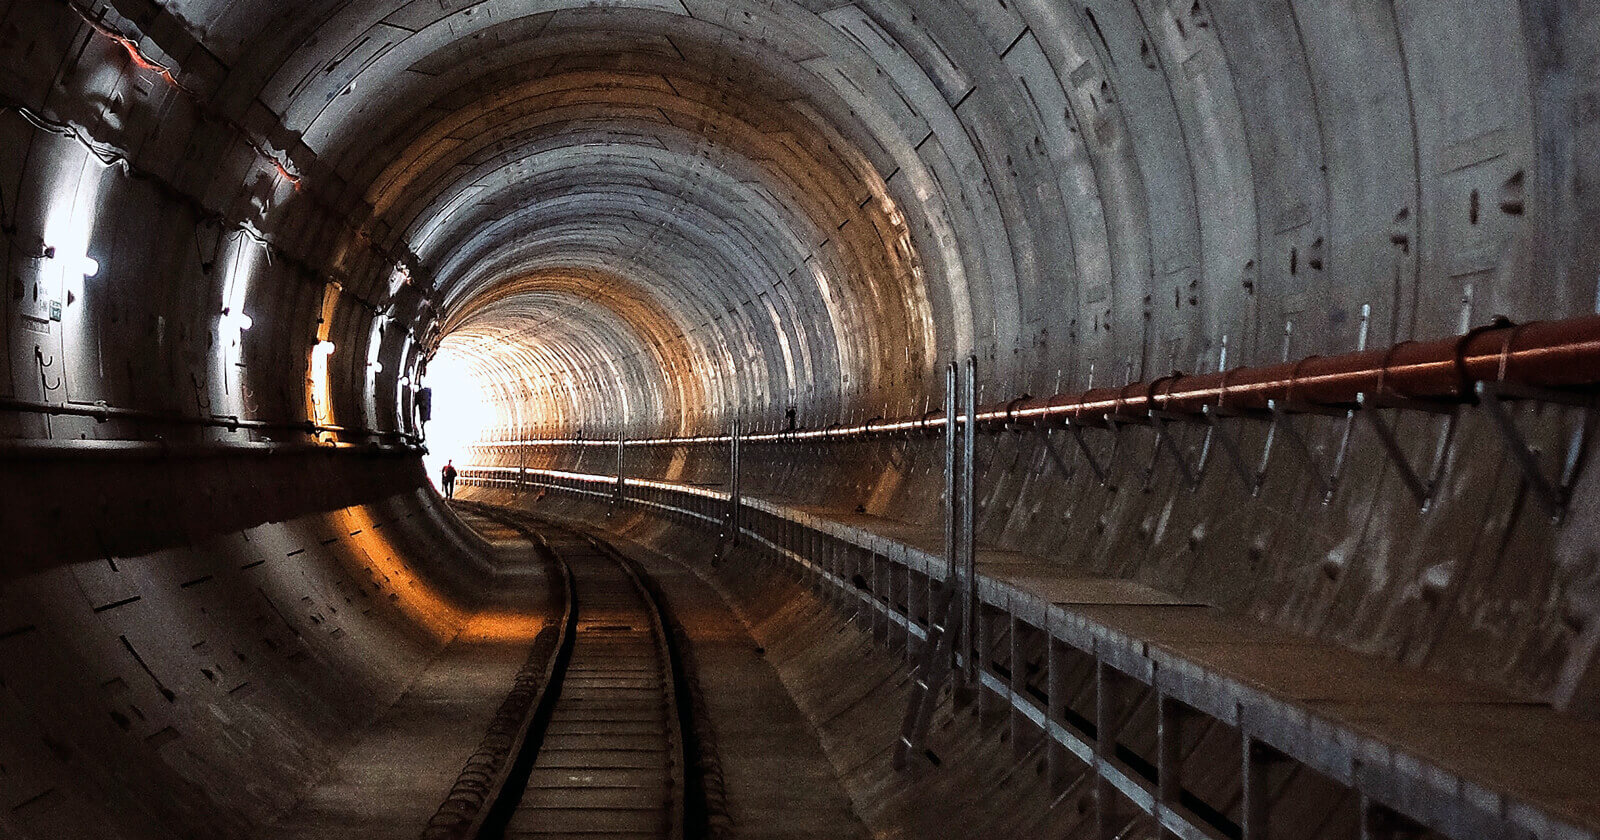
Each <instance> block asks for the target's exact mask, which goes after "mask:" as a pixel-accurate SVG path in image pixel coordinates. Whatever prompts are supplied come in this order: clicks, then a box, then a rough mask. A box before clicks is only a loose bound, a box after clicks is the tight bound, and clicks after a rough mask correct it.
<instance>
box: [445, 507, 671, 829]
mask: <svg viewBox="0 0 1600 840" xmlns="http://www.w3.org/2000/svg"><path fill="white" fill-rule="evenodd" d="M458 504H462V505H463V506H464V507H467V508H468V509H470V510H471V511H472V512H473V513H475V514H477V515H479V516H483V517H486V518H489V519H492V520H494V521H496V522H499V523H500V524H502V525H505V526H506V527H509V528H511V529H512V530H515V531H517V532H518V533H520V534H521V535H522V536H523V537H524V538H525V539H527V540H528V541H529V542H530V543H532V544H533V545H534V546H535V548H536V550H538V551H540V552H543V553H544V554H545V556H546V559H547V561H548V562H549V563H550V564H551V567H552V570H553V572H554V573H555V574H556V575H558V576H559V578H560V579H561V580H562V581H563V585H562V587H561V589H563V590H564V593H565V595H564V597H563V598H562V602H563V608H562V610H563V614H562V617H561V620H560V621H559V622H557V623H556V624H555V625H553V626H552V627H551V628H548V629H547V631H546V633H545V634H542V635H541V637H540V639H539V640H538V641H537V642H536V643H535V645H534V650H533V652H532V653H531V654H530V656H529V659H528V663H527V665H525V666H524V668H523V671H522V673H520V674H519V675H518V678H517V682H516V686H515V687H514V688H513V689H512V691H511V693H510V694H509V695H508V696H507V698H506V702H505V703H504V704H503V705H502V707H501V710H500V713H499V714H497V715H496V717H495V720H494V723H492V724H491V726H490V729H489V732H488V734H487V735H486V736H485V738H484V741H483V744H482V745H481V746H480V749H479V751H478V752H477V753H475V754H474V755H473V757H472V759H471V760H469V762H468V764H467V766H466V768H465V769H464V770H463V771H462V774H461V776H460V778H459V779H458V781H457V783H456V786H455V788H454V789H453V790H452V792H451V794H450V796H449V798H447V799H446V801H445V803H444V804H443V805H442V806H440V809H439V811H438V813H437V814H436V815H435V817H434V819H433V820H432V821H431V822H430V823H429V827H428V829H427V830H426V831H425V832H424V833H423V837H424V838H426V840H443V839H444V838H452V840H466V838H471V840H496V839H497V838H547V839H548V840H559V838H578V837H586V838H593V837H597V836H604V837H614V838H646V837H648V838H668V839H669V840H680V838H682V837H684V836H685V824H686V820H687V819H691V818H692V815H691V814H689V813H688V812H690V811H691V810H694V809H693V808H692V805H693V803H692V802H690V801H689V800H690V798H691V794H692V792H693V791H694V790H695V789H696V786H694V785H692V784H691V783H692V782H693V780H692V779H688V778H686V773H688V772H689V768H690V767H692V766H693V762H691V761H690V760H688V756H687V753H686V748H685V731H684V730H685V727H686V725H689V722H690V721H691V717H690V716H689V714H688V708H687V705H688V698H687V697H686V696H684V695H685V692H684V690H683V688H682V687H683V686H684V685H685V679H684V675H683V674H682V673H681V665H680V663H681V659H680V657H679V655H678V654H677V652H676V651H675V650H674V647H673V644H674V643H673V637H672V634H671V633H670V632H669V629H668V621H667V618H666V611H665V608H664V606H663V604H662V603H661V601H660V599H659V598H658V596H657V595H656V594H655V593H654V591H653V587H652V586H650V585H648V581H647V578H646V577H645V576H644V574H643V572H642V571H641V570H639V569H638V568H637V566H636V565H635V564H634V563H633V562H632V561H631V560H629V559H628V558H626V557H624V556H623V555H622V554H620V553H619V552H617V551H616V550H615V549H614V548H613V547H611V546H610V545H609V544H607V543H605V542H604V541H601V540H599V539H597V538H595V537H593V536H590V535H588V534H584V533H581V532H578V531H575V530H572V529H569V528H566V527H563V526H561V525H557V524H555V523H551V522H546V521H543V520H535V519H532V518H525V517H523V516H519V515H514V514H512V513H510V512H508V511H505V510H502V509H497V508H493V507H488V506H483V505H475V504H470V503H458Z"/></svg>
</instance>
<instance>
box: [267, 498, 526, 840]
mask: <svg viewBox="0 0 1600 840" xmlns="http://www.w3.org/2000/svg"><path fill="white" fill-rule="evenodd" d="M463 518H464V519H466V521H467V523H468V524H469V525H470V526H471V527H472V528H473V529H474V530H476V531H478V532H479V533H481V534H483V535H484V536H485V538H486V539H487V540H488V541H489V544H490V546H491V550H492V552H493V560H494V561H495V564H496V566H495V573H494V578H493V582H492V584H491V585H492V587H493V589H492V591H491V594H490V595H489V596H488V597H487V598H486V599H485V600H484V602H483V603H482V604H481V606H480V607H479V609H478V610H477V611H476V612H475V613H474V614H473V616H472V617H471V618H469V619H468V620H467V621H466V622H465V623H464V624H463V625H462V627H461V629H460V632H459V633H457V635H456V636H455V638H453V639H451V640H450V641H449V643H448V644H446V645H445V646H444V648H443V649H441V650H440V651H439V652H438V653H437V654H435V655H434V657H433V659H432V660H431V661H430V662H428V663H427V666H426V667H425V668H423V669H422V671H421V672H420V673H419V674H417V676H416V678H415V679H414V680H413V681H412V682H411V683H410V684H409V685H407V686H406V687H405V690H404V693H402V694H401V695H400V696H399V698H397V699H396V700H395V701H394V702H393V703H392V704H390V705H389V706H388V707H387V708H385V709H383V710H381V711H380V712H379V713H378V714H377V717H376V719H375V720H374V721H373V722H372V723H371V725H370V726H368V727H367V728H366V729H365V730H364V731H362V732H360V733H358V734H357V735H356V739H355V744H354V745H353V746H351V747H350V749H349V750H348V751H346V752H345V753H344V754H343V755H341V756H339V757H338V759H337V760H336V761H335V762H334V763H333V765H332V766H331V767H329V768H328V769H327V770H326V771H325V772H324V773H323V774H322V775H321V776H320V777H319V778H318V779H317V780H316V781H315V782H314V783H312V784H311V786H310V787H309V788H308V789H307V790H305V791H304V792H303V793H302V794H301V796H300V799H299V801H298V802H296V803H295V804H294V806H293V807H292V808H291V809H289V811H288V812H287V813H286V814H284V816H283V817H282V818H281V819H279V820H276V821H275V822H274V823H273V824H271V825H269V826H266V827H265V828H264V829H263V830H262V831H261V832H260V834H259V835H258V836H260V837H262V838H297V840H314V839H315V838H352V840H363V839H364V838H371V840H378V838H393V837H414V836H417V835H419V834H421V833H422V829H423V827H424V826H426V825H427V824H428V819H429V818H430V817H432V816H433V814H434V811H435V810H436V809H437V808H438V807H439V803H440V802H442V801H443V800H444V798H445V795H446V794H447V793H449V791H450V786H451V785H452V784H454V783H455V780H456V775H457V773H459V772H460V770H461V766H462V765H463V764H464V763H465V761H466V758H467V756H469V755H471V754H472V752H473V750H474V749H476V748H477V746H478V742H479V741H480V740H481V739H482V738H483V733H484V730H485V729H486V728H487V727H488V725H489V721H490V718H491V717H492V716H493V715H494V712H495V710H496V709H497V708H498V707H499V705H500V702H501V700H502V699H504V697H505V695H506V692H507V691H508V690H510V687H511V684H512V681H513V679H514V678H515V676H516V673H517V669H518V668H520V667H521V666H522V664H523V662H524V661H525V660H526V659H527V656H528V649H529V648H530V647H531V646H532V644H533V639H534V637H535V636H536V635H538V633H539V630H540V629H542V628H543V627H544V626H545V625H546V624H547V623H549V622H550V621H551V620H552V618H551V614H550V581H549V580H548V579H547V577H546V574H545V568H544V563H543V561H542V560H541V559H539V558H538V557H537V556H535V555H534V552H533V550H532V548H531V546H529V544H528V542H527V540H525V539H523V538H522V537H521V536H520V535H519V534H517V533H516V532H514V531H511V530H509V529H506V528H504V527H503V526H498V525H496V524H495V523H493V522H491V521H489V520H486V519H483V518H482V517H476V516H472V515H471V514H465V515H464V516H463Z"/></svg>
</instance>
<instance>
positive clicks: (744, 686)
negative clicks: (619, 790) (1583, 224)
mask: <svg viewBox="0 0 1600 840" xmlns="http://www.w3.org/2000/svg"><path fill="white" fill-rule="evenodd" d="M458 513H459V514H460V515H461V516H462V518H463V519H464V520H465V521H466V522H467V524H469V525H470V526H471V527H472V528H473V529H474V530H476V531H477V532H478V533H479V534H481V535H482V536H483V537H484V538H485V540H486V542H487V544H488V546H489V551H490V553H491V555H492V556H491V557H490V558H488V559H489V560H490V562H491V563H492V564H493V566H494V568H495V569H496V572H495V578H494V582H493V584H492V589H491V591H490V592H488V593H486V595H485V597H484V599H483V601H482V603H481V605H480V606H479V608H478V610H477V612H476V613H475V614H474V615H473V616H472V617H471V618H470V619H469V620H468V621H467V622H466V624H465V625H464V626H463V629H462V630H461V632H460V633H459V634H458V635H457V636H456V638H455V639H454V640H452V641H451V642H450V644H448V645H447V646H445V647H444V648H443V649H442V650H441V651H440V652H439V654H438V655H437V656H436V657H435V658H434V659H433V660H432V661H431V662H430V663H429V665H428V666H427V668H426V669H424V670H423V671H422V672H421V673H420V674H419V675H418V676H417V678H416V679H415V680H414V682H413V683H412V684H411V685H410V686H409V687H408V688H407V690H406V691H405V692H404V693H403V694H402V695H401V696H400V697H399V698H398V699H397V700H396V701H395V702H394V703H393V704H392V705H390V706H388V707H387V708H385V709H383V710H381V711H380V712H378V713H377V714H376V715H375V716H374V718H373V720H372V722H371V724H370V726H368V727H367V728H366V729H365V730H364V731H363V732H361V733H359V734H358V735H357V736H355V739H354V744H353V746H352V747H351V748H350V749H349V750H348V751H347V752H346V753H345V754H344V755H343V756H342V757H341V758H340V759H339V760H338V761H337V763H336V764H335V765H334V766H333V767H332V768H330V769H329V770H328V772H326V773H325V774H324V775H323V776H322V777H321V778H319V779H317V780H316V781H315V782H314V783H312V784H311V786H310V787H309V788H308V789H307V790H306V791H305V793H304V794H303V795H302V797H301V798H300V800H299V801H298V803H297V804H296V805H295V806H294V808H292V809H291V810H290V811H289V812H288V813H286V814H285V816H284V817H283V818H282V819H281V820H279V821H278V822H277V823H275V824H273V825H271V826H267V827H265V828H264V829H263V830H262V831H261V832H259V833H258V835H257V836H259V837H262V838H267V837H272V838H296V840H311V838H340V840H347V839H350V838H380V837H381V838H392V837H415V836H418V835H419V834H421V833H423V831H424V829H425V827H426V826H428V825H429V820H430V818H431V817H433V816H434V814H435V812H436V810H438V809H439V808H440V803H441V801H443V800H444V799H445V797H446V795H447V794H448V793H450V791H451V786H452V783H453V782H455V781H456V779H457V777H458V774H460V773H461V772H462V767H463V765H464V764H465V763H466V762H467V761H468V759H469V757H471V756H472V755H473V750H474V749H475V748H477V747H478V746H479V744H480V741H481V740H482V739H483V738H484V735H485V731H486V729H487V728H488V727H489V726H490V724H491V721H492V718H493V716H494V714H495V712H496V710H497V708H498V707H499V706H500V705H501V703H502V701H503V700H504V699H505V698H506V695H507V693H508V691H510V689H511V688H512V686H513V684H514V681H515V679H516V676H517V673H518V670H519V668H521V667H523V665H524V662H525V660H528V658H529V651H530V649H531V648H532V647H533V646H534V642H535V638H536V637H537V636H538V634H539V632H540V630H541V629H543V628H545V627H547V626H548V625H551V624H554V623H557V622H559V620H560V615H559V602H558V601H557V600H556V599H553V598H552V589H553V584H552V581H551V579H550V577H551V576H550V574H549V569H550V567H548V566H546V565H545V564H544V563H543V562H541V561H540V559H539V556H538V555H537V554H536V553H535V552H534V551H533V550H532V549H531V546H530V542H529V540H528V539H527V538H526V537H524V536H523V535H522V534H519V533H518V532H517V531H515V530H513V529H511V528H508V527H507V526H506V525H504V524H502V523H500V522H497V521H495V520H493V519H490V518H487V517H485V516H483V515H479V514H477V513H474V512H473V511H471V510H469V509H466V508H458ZM615 545H616V546H617V548H618V549H619V550H620V551H621V553H623V554H625V555H626V557H627V559H628V560H629V561H631V562H632V563H634V564H637V566H636V568H638V569H640V570H641V571H642V572H643V573H644V574H645V575H647V576H648V578H649V580H651V581H652V582H653V585H654V586H656V587H659V589H658V590H657V591H658V592H659V593H660V594H661V595H662V596H663V597H664V598H665V599H666V600H668V601H670V604H671V609H672V614H673V616H674V617H675V618H676V620H677V621H678V626H679V628H680V632H681V637H680V638H681V639H683V640H686V641H687V643H688V645H689V646H690V647H691V648H692V660H693V665H692V670H693V676H694V679H695V682H696V686H697V690H696V691H695V702H696V703H697V709H696V713H697V714H698V716H699V719H700V720H701V721H702V722H703V729H704V730H705V731H704V732H700V733H697V734H698V735H699V736H701V737H708V738H712V739H714V742H713V745H712V746H710V747H709V749H711V750H712V751H713V752H714V754H715V759H714V764H715V767H716V772H717V776H718V778H716V779H715V780H714V782H712V783H711V784H710V786H711V787H713V788H714V789H715V790H714V796H713V797H712V799H713V801H712V802H711V803H709V808H708V810H709V811H710V813H709V814H708V819H709V820H710V821H711V822H712V823H713V824H714V825H716V826H718V827H719V830H724V831H731V832H732V833H734V834H736V835H737V836H740V837H751V838H850V837H866V836H868V831H867V829H866V828H865V827H864V826H863V824H862V823H861V821H860V820H859V819H858V817H857V816H856V815H855V814H854V812H853V811H852V809H851V806H850V799H849V797H848V796H847V794H846V793H845V791H844V789H843V787H842V786H841V784H840V782H839V780H838V777H837V774H836V771H835V768H834V767H833V765H832V764H831V763H830V762H829V760H828V758H827V756H826V755H825V754H824V752H823V749H822V746H821V744H820V742H819V740H818V735H817V733H816V731H815V730H814V729H813V727H812V725H811V723H810V722H809V721H808V720H807V719H806V717H805V715H804V714H803V713H802V712H801V711H800V709H799V708H797V707H796V705H795V703H794V701H793V700H792V699H791V698H790V696H789V694H788V692H787V690H786V689H785V687H784V685H783V683H782V681H781V680H780V678H779V676H778V674H777V672H776V671H775V670H774V669H773V668H772V667H771V666H770V665H769V664H767V663H766V662H765V661H764V659H763V653H764V651H763V650H762V649H761V647H760V646H759V645H758V644H757V642H756V641H755V640H754V639H753V638H752V637H751V635H750V633H749V631H748V628H747V627H746V626H745V625H744V624H743V623H742V621H741V619H740V618H739V617H738V616H737V615H736V614H735V613H734V611H733V610H732V609H730V607H729V606H728V604H727V603H726V602H725V601H724V600H723V598H722V596H720V595H719V594H718V592H717V591H716V590H715V589H714V588H713V586H712V585H711V584H709V583H708V582H707V581H706V580H704V579H702V578H701V577H699V576H697V575H696V574H694V573H693V572H691V571H690V570H689V569H687V568H686V567H685V566H683V565H682V564H680V563H678V562H676V561H674V560H671V559H668V558H666V557H663V556H662V555H660V554H657V553H655V552H654V551H652V550H651V549H649V548H646V547H645V546H642V545H639V544H636V543H628V542H626V541H618V542H616V543H615ZM577 591H578V593H579V594H578V596H577V600H578V602H579V604H580V605H581V604H582V603H583V601H584V594H583V590H582V588H581V587H580V588H579V589H578V590H577ZM583 627H584V625H582V624H580V625H579V632H580V634H581V633H582V632H583ZM530 737H531V736H530ZM546 749H548V748H546ZM572 772H578V771H576V770H574V771H572ZM691 772H698V771H695V770H694V769H693V768H691ZM535 781H536V782H537V774H536V776H535ZM700 783H701V784H704V782H703V781H701V782H700ZM582 793H583V792H581V791H580V792H577V793H574V794H572V795H574V796H580V795H581V794H582ZM556 795H557V797H558V798H559V796H560V791H557V792H556ZM546 798H548V792H546ZM529 810H530V809H523V811H521V812H519V815H518V817H517V818H516V819H515V820H513V822H512V824H511V826H510V828H509V830H507V831H505V832H504V833H503V834H500V835H498V836H506V837H512V836H515V837H523V836H529V837H532V836H556V835H553V834H550V833H549V832H551V831H555V830H556V829H557V828H558V826H554V825H551V826H549V827H548V828H547V829H540V828H539V827H538V826H530V825H528V824H527V823H528V820H529V818H530V817H537V814H536V813H533V814H530V813H529ZM592 819H595V820H596V822H595V824H594V825H592V826H588V827H585V826H582V825H578V826H571V825H569V826H566V828H570V829H573V830H574V831H577V832H578V834H577V835H574V836H588V837H595V836H627V837H635V836H638V837H643V836H652V835H647V834H637V833H617V832H615V831H608V830H606V829H605V826H604V825H603V815H596V816H595V817H593V818H592ZM580 822H581V818H580ZM558 833H559V832H558ZM483 836H487V835H483Z"/></svg>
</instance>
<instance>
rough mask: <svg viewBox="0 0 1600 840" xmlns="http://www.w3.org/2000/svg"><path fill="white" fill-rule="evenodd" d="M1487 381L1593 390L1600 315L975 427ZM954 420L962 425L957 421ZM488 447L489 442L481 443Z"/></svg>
mask: <svg viewBox="0 0 1600 840" xmlns="http://www.w3.org/2000/svg"><path fill="white" fill-rule="evenodd" d="M1478 382H1495V383H1503V384H1511V385H1518V386H1523V387H1532V388H1576V387H1585V386H1596V385H1600V315H1585V316H1582V317H1578V318H1568V319H1565V320H1560V321H1532V322H1529V323H1526V324H1513V323H1511V322H1509V321H1505V320H1499V321H1496V322H1494V323H1492V324H1489V325H1486V326H1483V327H1479V328H1477V329H1474V330H1471V331H1469V332H1467V333H1464V334H1462V335H1458V336H1453V337H1450V338H1442V339H1438V340H1434V341H1405V342H1401V343H1399V344H1396V345H1393V346H1391V347H1387V348H1381V349H1377V350H1365V351H1361V352H1357V353H1345V354H1342V355H1338V356H1307V357H1305V358H1303V359H1300V360H1299V361H1293V362H1284V363H1282V364H1276V365H1265V366H1262V367H1239V368H1233V369H1231V370H1227V371H1222V372H1219V373H1207V374H1199V375H1193V376H1189V375H1184V374H1181V373H1174V374H1171V375H1169V376H1163V377H1160V378H1158V379H1154V380H1151V381H1148V382H1136V383H1133V384H1131V385H1127V386H1124V387H1122V388H1095V389H1092V390H1089V391H1083V392H1079V393H1076V394H1057V395H1056V396H1053V397H1024V398H1020V399H1014V400H1011V401H1009V402H1004V403H995V404H991V405H987V406H982V407H980V408H979V410H978V414H977V425H978V426H979V427H985V426H987V427H998V426H1003V425H1008V424H1031V423H1049V422H1060V421H1064V420H1069V419H1070V420H1080V421H1088V422H1101V421H1103V420H1104V419H1105V418H1106V417H1107V416H1110V417H1113V418H1116V417H1134V418H1142V417H1146V416H1148V415H1149V412H1151V411H1162V412H1168V413H1172V414H1189V415H1196V416H1198V415H1199V414H1200V413H1201V412H1202V411H1203V410H1204V409H1206V408H1208V407H1209V408H1212V409H1220V410H1223V411H1232V412H1244V413H1248V412H1257V411H1266V410H1267V409H1268V404H1269V403H1271V402H1276V403H1278V404H1280V405H1286V406H1290V407H1294V406H1315V407H1318V408H1354V407H1356V402H1357V398H1358V397H1359V396H1360V395H1362V394H1366V395H1368V396H1369V397H1375V398H1378V399H1379V400H1380V401H1381V400H1383V399H1403V400H1413V401H1424V402H1426V401H1437V402H1470V401H1472V400H1473V399H1475V397H1474V395H1473V386H1474V385H1475V383H1478ZM957 422H958V423H959V422H962V421H961V420H960V419H958V420H957ZM945 423H946V416H945V413H944V412H942V411H935V412H930V413H928V414H923V415H917V416H915V417H906V418H901V419H898V420H878V421H873V422H870V423H864V424H859V425H855V426H831V427H828V428H826V429H812V430H804V431H796V432H787V431H786V432H767V433H763V434H752V435H746V436H744V442H746V443H763V442H782V441H811V440H841V439H849V438H856V437H869V436H873V435H884V434H916V433H933V432H936V431H939V430H941V429H943V428H944V425H945ZM726 442H727V437H726V436H718V435H706V436H699V437H678V438H655V439H650V440H639V441H629V445H630V446H650V445H655V446H685V445H692V444H700V443H707V444H714V443H726ZM524 444H533V445H545V446H565V445H614V444H615V441H601V440H543V441H513V442H507V443H506V444H504V445H524ZM487 445H488V446H493V445H494V444H487Z"/></svg>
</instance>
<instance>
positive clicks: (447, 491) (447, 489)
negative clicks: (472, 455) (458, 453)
mask: <svg viewBox="0 0 1600 840" xmlns="http://www.w3.org/2000/svg"><path fill="white" fill-rule="evenodd" d="M439 478H441V479H443V480H444V497H445V498H446V499H454V498H455V497H456V462H455V461H446V462H444V469H442V470H440V471H439Z"/></svg>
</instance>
